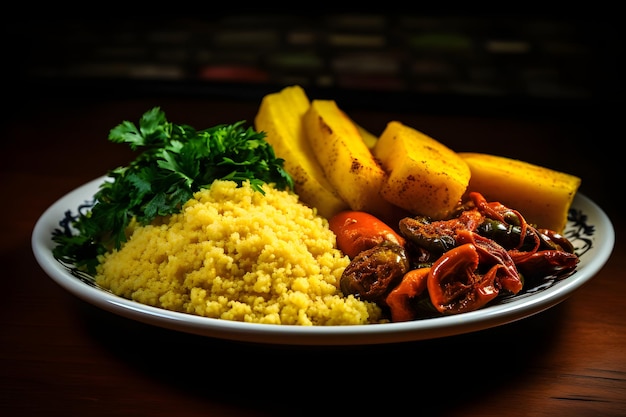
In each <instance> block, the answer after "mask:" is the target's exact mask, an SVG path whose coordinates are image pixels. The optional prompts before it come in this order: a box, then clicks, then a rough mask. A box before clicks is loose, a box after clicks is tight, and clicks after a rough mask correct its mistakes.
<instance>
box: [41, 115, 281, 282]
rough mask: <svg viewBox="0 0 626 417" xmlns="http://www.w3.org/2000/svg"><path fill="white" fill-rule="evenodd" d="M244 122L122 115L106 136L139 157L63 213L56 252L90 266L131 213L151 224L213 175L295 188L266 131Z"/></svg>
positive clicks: (115, 244)
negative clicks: (202, 125)
mask: <svg viewBox="0 0 626 417" xmlns="http://www.w3.org/2000/svg"><path fill="white" fill-rule="evenodd" d="M244 123H245V122H244V121H239V122H236V123H234V124H230V125H226V124H223V125H217V126H214V127H211V128H208V129H204V130H195V129H194V128H193V127H191V126H188V125H184V124H174V123H170V122H168V121H167V119H166V117H165V113H164V112H163V111H162V110H161V109H160V108H159V107H154V108H152V109H151V110H149V111H147V112H146V113H144V114H143V116H142V117H141V119H140V120H139V124H138V126H136V125H135V124H134V123H132V122H129V121H123V122H122V123H120V124H119V125H118V126H116V127H114V128H113V129H111V131H110V132H109V137H108V139H109V140H110V141H112V142H114V143H126V144H128V145H129V146H130V147H131V149H132V150H134V151H140V153H139V155H138V156H137V157H136V158H135V160H133V161H132V162H131V163H130V164H129V165H128V166H124V167H119V168H116V169H113V170H111V171H109V173H108V177H109V178H108V179H107V181H104V182H103V183H102V184H101V185H100V187H99V189H98V191H97V192H96V194H95V195H94V203H93V205H90V206H83V207H80V208H79V209H78V213H77V214H76V215H74V214H72V212H71V211H68V212H66V214H65V218H64V219H63V220H62V221H61V222H60V225H61V227H62V228H61V229H55V230H54V231H53V234H52V235H53V237H52V239H53V241H54V242H55V243H56V244H57V246H56V247H55V248H54V249H53V255H54V256H55V257H56V258H57V259H59V260H61V261H63V262H66V263H70V264H74V265H75V266H76V267H77V268H78V269H81V270H86V271H87V272H90V273H93V272H95V268H96V266H97V264H98V259H97V258H98V255H100V254H103V253H105V252H106V251H107V250H110V249H112V248H120V246H121V244H122V243H123V242H125V241H126V235H125V230H126V228H127V226H128V225H129V223H130V221H131V220H132V219H133V218H135V219H136V220H137V221H138V222H139V223H140V224H148V223H150V222H151V221H152V220H154V219H155V218H157V217H159V216H167V215H169V214H173V213H176V212H178V211H179V210H180V209H181V207H182V205H183V204H184V203H185V202H187V201H188V200H189V199H191V198H192V197H193V194H194V193H195V192H196V191H198V190H200V189H201V188H205V187H208V186H210V185H211V184H212V183H213V181H215V180H217V179H222V180H232V181H235V182H236V183H237V184H239V185H241V184H242V183H243V182H245V181H249V182H250V185H251V186H252V187H253V188H254V189H255V190H256V191H258V192H261V193H264V191H263V189H262V186H263V184H271V185H273V186H274V187H276V188H278V189H291V190H293V179H292V177H291V176H290V175H289V174H288V173H287V172H286V171H285V170H284V168H283V163H284V160H283V159H281V158H277V157H276V156H275V154H274V150H273V148H272V147H271V145H270V144H269V143H268V142H267V141H265V133H264V132H256V131H254V130H253V129H252V128H250V127H248V128H245V127H244Z"/></svg>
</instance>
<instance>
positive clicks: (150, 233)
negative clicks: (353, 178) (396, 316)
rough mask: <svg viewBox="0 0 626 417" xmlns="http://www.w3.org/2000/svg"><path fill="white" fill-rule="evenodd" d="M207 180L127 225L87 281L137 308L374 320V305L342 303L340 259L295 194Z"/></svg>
mask: <svg viewBox="0 0 626 417" xmlns="http://www.w3.org/2000/svg"><path fill="white" fill-rule="evenodd" d="M264 191H265V194H262V193H260V192H258V191H255V190H253V189H252V187H251V186H250V184H249V183H244V184H243V185H242V186H237V184H236V183H235V182H232V181H222V180H219V181H216V182H214V183H213V184H212V186H211V187H210V188H207V189H204V190H201V191H199V192H197V193H196V194H195V195H194V198H193V199H191V200H190V201H188V202H187V203H186V204H185V205H184V207H183V208H182V210H181V212H180V213H178V214H174V215H171V216H169V217H167V218H165V219H162V221H161V222H159V223H156V222H155V223H153V224H150V225H147V226H138V225H136V224H135V225H133V226H131V227H130V228H129V239H128V240H127V242H126V243H125V244H124V245H123V246H122V247H121V248H120V250H119V251H111V252H108V253H107V254H105V255H103V256H102V257H101V259H100V265H99V266H98V270H97V274H96V282H97V283H98V284H99V285H100V286H102V287H104V288H107V289H109V290H110V291H112V292H113V293H115V294H117V295H119V296H122V297H125V298H128V299H132V300H135V301H138V302H141V303H144V304H147V305H151V306H156V307H161V308H164V309H168V310H173V311H179V312H185V313H190V314H195V315H200V316H205V317H213V318H220V319H225V320H235V321H245V322H253V323H273V324H291V325H303V326H308V325H352V324H368V323H376V322H379V321H380V320H381V311H380V309H379V307H377V306H376V305H375V304H373V303H370V302H365V301H361V300H359V299H357V298H355V297H354V296H352V295H349V296H344V295H343V294H342V293H341V290H340V289H339V280H340V278H341V274H342V272H343V270H344V269H345V267H346V266H347V265H348V264H349V262H350V261H349V258H348V257H347V256H346V255H344V254H343V253H342V252H341V251H339V250H338V249H336V246H335V235H334V233H333V232H332V231H331V230H330V229H329V228H328V221H327V220H326V219H325V218H323V217H320V216H317V215H316V214H315V212H314V211H313V210H312V209H311V208H309V207H308V206H306V205H304V204H302V203H301V202H299V201H298V197H297V195H295V194H293V193H290V192H287V191H279V190H277V189H275V188H272V187H270V186H267V185H266V186H264Z"/></svg>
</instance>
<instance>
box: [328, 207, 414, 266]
mask: <svg viewBox="0 0 626 417" xmlns="http://www.w3.org/2000/svg"><path fill="white" fill-rule="evenodd" d="M328 223H329V224H328V226H329V228H330V230H332V231H333V232H334V233H335V235H337V247H338V248H339V249H341V251H342V252H343V253H345V254H346V255H348V257H350V259H353V258H354V257H355V256H356V255H358V254H359V253H360V252H363V251H364V250H366V249H371V248H373V247H374V246H376V245H378V244H379V243H382V242H383V241H389V242H391V243H395V244H396V245H400V246H404V244H405V241H404V238H403V237H402V236H400V235H399V234H398V233H396V231H395V230H394V229H393V228H391V227H390V226H389V225H387V224H386V223H384V222H383V221H382V220H380V219H378V218H377V217H375V216H373V215H371V214H369V213H366V212H364V211H352V210H346V211H342V212H339V213H337V214H336V215H334V216H333V217H332V218H331V219H330V220H329V222H328Z"/></svg>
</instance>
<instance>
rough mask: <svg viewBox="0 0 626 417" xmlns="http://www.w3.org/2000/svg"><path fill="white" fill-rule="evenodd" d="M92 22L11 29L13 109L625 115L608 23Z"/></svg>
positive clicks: (571, 16)
mask: <svg viewBox="0 0 626 417" xmlns="http://www.w3.org/2000/svg"><path fill="white" fill-rule="evenodd" d="M181 9H183V8H182V7H181ZM94 10H95V12H94V13H91V14H90V15H88V16H80V15H75V14H73V13H68V14H66V15H64V14H63V13H56V14H55V13H52V14H50V15H44V14H43V13H39V14H36V15H33V14H17V15H14V16H11V18H10V19H5V22H4V25H3V31H4V32H5V34H4V36H3V42H4V44H5V46H4V47H3V50H4V51H3V55H4V57H5V58H4V65H3V72H4V73H5V76H4V77H3V78H4V83H5V87H6V92H7V93H8V94H10V95H9V96H7V97H9V98H11V99H12V100H14V101H16V102H20V101H22V100H28V98H29V97H33V96H41V95H53V96H55V97H57V96H59V93H60V95H61V96H63V97H78V98H80V97H84V96H88V97H96V96H99V97H103V96H111V97H112V98H120V97H125V96H126V97H134V96H146V95H164V94H165V95H178V96H180V95H193V96H199V97H202V96H207V95H211V96H213V97H214V96H225V97H227V98H236V99H244V100H259V98H260V97H261V96H262V95H264V94H266V93H268V92H273V91H276V90H277V89H278V88H280V87H282V86H285V85H291V84H299V85H301V86H303V87H304V88H305V89H306V90H307V92H309V94H310V95H311V96H314V97H321V96H324V97H332V98H333V99H336V100H337V101H338V102H339V103H340V105H342V106H344V107H349V108H352V107H359V108H373V109H382V110H392V111H393V110H406V111H427V112H438V113H451V112H456V113H463V114H468V113H472V114H475V113H486V114H488V115H493V113H494V112H499V113H502V112H520V111H521V112H545V111H559V112H561V113H562V112H565V113H566V114H567V113H571V112H577V111H578V112H579V111H589V110H591V109H598V108H605V109H606V108H608V109H611V108H612V107H613V106H615V105H616V104H621V103H623V99H622V94H623V81H622V74H621V70H620V69H619V66H620V65H621V60H622V59H623V40H622V34H623V30H622V29H621V26H622V25H621V23H620V22H619V21H618V17H617V15H616V14H614V13H612V12H611V11H610V10H607V11H604V12H603V13H594V12H593V10H594V9H593V8H592V9H591V10H583V11H580V12H577V13H574V12H569V13H563V12H559V13H556V12H555V13H546V12H542V11H541V12H540V11H537V10H535V11H529V12H527V13H514V14H511V13H508V14H507V13H493V12H491V13H478V12H474V13H470V14H468V13H461V12H457V13H456V14H455V13H453V12H445V13H444V12H441V11H432V10H428V11H424V12H422V13H418V12H414V13H412V12H410V13H405V12H400V11H398V12H393V13H390V12H380V11H368V10H365V11H361V12H358V13H356V12H354V11H351V12H345V11H341V10H338V9H337V11H336V12H334V13H327V14H323V13H294V12H292V11H288V9H283V11H272V10H271V9H270V8H263V9H258V10H254V9H242V10H241V11H239V12H236V13H235V12H233V13H219V14H215V13H198V14H186V15H180V14H176V13H161V14H153V15H146V14H145V13H138V12H137V10H132V9H123V8H120V9H115V8H108V9H107V10H108V11H103V12H102V13H100V11H99V10H97V9H94ZM111 10H113V11H115V13H110V11H111ZM285 10H287V11H285ZM360 10H363V9H360ZM398 10H402V9H398ZM538 10H540V9H538ZM33 16H35V17H33Z"/></svg>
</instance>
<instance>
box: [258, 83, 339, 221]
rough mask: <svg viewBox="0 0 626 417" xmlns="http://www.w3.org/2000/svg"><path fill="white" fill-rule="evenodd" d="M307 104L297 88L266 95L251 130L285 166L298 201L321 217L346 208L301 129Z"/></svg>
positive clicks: (301, 92)
mask: <svg viewBox="0 0 626 417" xmlns="http://www.w3.org/2000/svg"><path fill="white" fill-rule="evenodd" d="M309 106H310V102H309V99H308V97H307V95H306V93H305V92H304V89H303V88H302V87H300V86H290V87H285V88H284V89H282V90H280V91H279V92H276V93H271V94H267V95H266V96H264V97H263V99H262V100H261V104H260V105H259V110H258V112H257V114H256V117H255V119H254V124H255V128H256V130H257V131H259V132H264V133H265V134H266V137H265V138H266V140H267V141H268V142H269V143H270V144H271V145H272V147H273V148H274V152H275V153H276V155H277V156H278V157H280V158H282V159H283V160H284V161H285V163H284V167H285V170H286V171H287V172H289V173H290V174H291V176H292V177H293V180H294V187H295V192H296V193H297V194H298V195H299V196H300V200H302V201H303V202H305V203H307V204H309V205H310V206H311V207H315V208H316V209H317V211H318V212H319V213H320V214H321V215H322V216H324V217H330V216H332V215H333V214H334V213H337V212H338V211H341V210H345V209H347V208H348V204H347V203H346V202H345V201H344V200H343V199H342V198H341V197H340V196H339V194H338V193H337V191H336V190H335V188H334V187H333V186H332V185H331V184H330V182H329V181H328V179H327V178H326V175H325V174H324V171H323V170H322V167H321V166H320V164H319V162H318V161H317V158H315V156H314V155H313V149H312V148H311V144H310V143H309V141H308V138H307V136H306V134H305V131H304V128H303V126H302V117H303V115H304V113H306V111H307V110H308V109H309Z"/></svg>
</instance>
